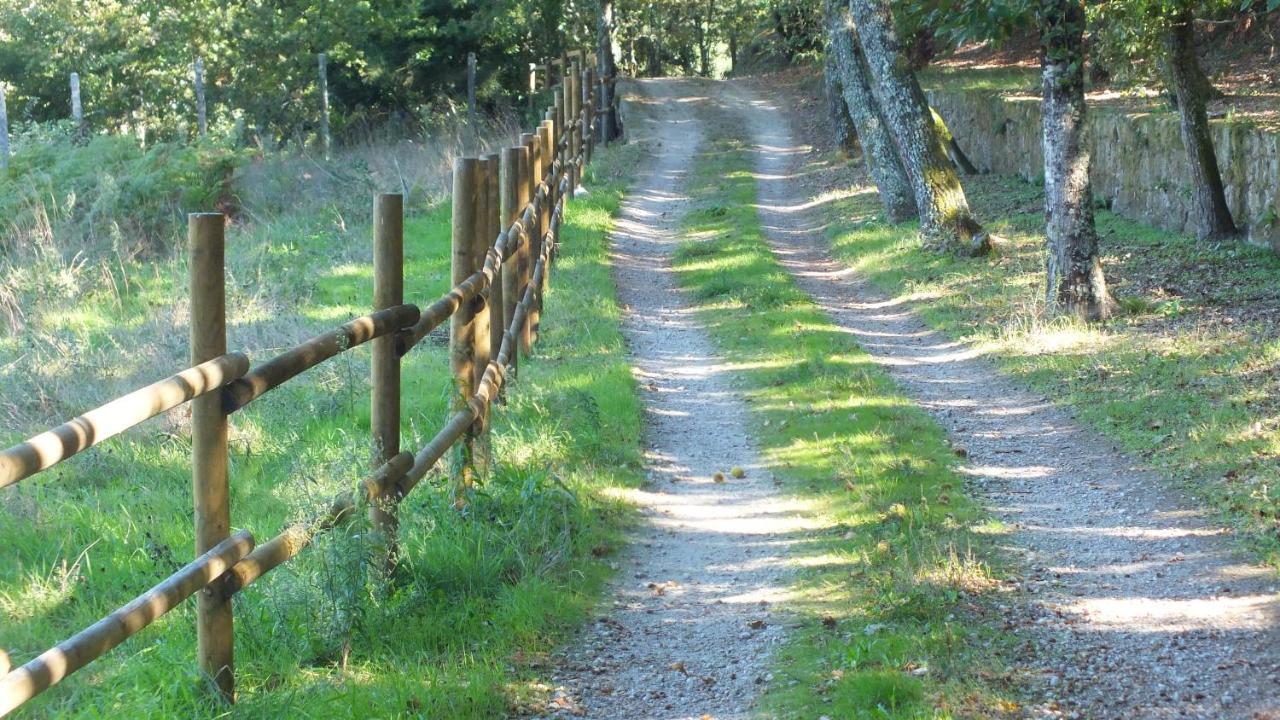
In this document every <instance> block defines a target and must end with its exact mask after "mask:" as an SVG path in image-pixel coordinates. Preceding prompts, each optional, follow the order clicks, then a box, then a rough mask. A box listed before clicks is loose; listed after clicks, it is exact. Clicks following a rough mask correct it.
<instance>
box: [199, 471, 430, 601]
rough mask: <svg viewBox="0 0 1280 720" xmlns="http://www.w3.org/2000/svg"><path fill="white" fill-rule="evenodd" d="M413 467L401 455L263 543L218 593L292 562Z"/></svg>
mask: <svg viewBox="0 0 1280 720" xmlns="http://www.w3.org/2000/svg"><path fill="white" fill-rule="evenodd" d="M412 466H413V455H411V454H409V453H407V452H402V453H400V454H398V455H396V456H394V457H392V458H391V459H390V460H388V461H387V462H386V463H384V464H383V465H382V466H381V467H379V468H378V469H377V470H375V471H374V473H373V475H372V476H370V477H369V478H368V479H367V480H365V481H364V482H363V483H362V485H363V487H361V488H360V489H359V490H357V491H348V492H344V493H340V494H338V495H337V496H335V497H334V498H332V499H331V500H330V501H329V503H328V505H327V506H326V507H325V508H324V509H323V510H321V511H320V512H319V513H318V514H317V515H316V516H315V517H313V518H311V519H309V520H305V521H303V522H299V523H295V524H293V525H290V526H289V527H287V528H285V529H284V531H283V532H281V533H280V534H279V535H276V536H275V537H273V538H271V539H270V540H268V541H267V542H265V543H262V544H261V545H259V546H258V547H256V548H254V550H253V552H251V553H249V554H248V555H246V556H245V557H244V559H242V560H240V562H238V563H236V564H235V566H234V567H232V568H231V569H230V570H228V571H227V574H226V575H225V576H224V578H223V580H222V582H223V585H222V587H221V588H220V591H221V592H222V593H223V594H225V595H234V594H235V593H238V592H240V591H241V590H243V589H245V588H246V587H248V586H249V585H251V584H252V583H253V582H254V581H255V580H257V579H258V578H260V577H262V576H263V575H266V574H267V573H268V572H270V571H272V570H274V569H275V568H277V567H279V566H281V565H283V564H284V563H286V562H288V561H289V560H292V559H293V558H294V557H296V556H297V555H298V553H300V552H302V551H303V550H304V549H306V547H307V546H308V545H310V544H311V541H312V539H314V538H315V536H316V535H318V534H320V533H322V532H325V531H327V530H331V529H333V528H335V527H337V526H339V525H342V524H344V523H346V522H347V521H348V520H350V519H351V518H353V517H356V516H357V515H358V513H356V512H355V509H356V507H357V506H358V505H359V504H360V501H361V499H373V498H376V497H380V496H382V495H383V494H384V493H385V491H386V490H388V489H394V488H396V487H398V485H399V481H400V478H402V477H404V475H405V473H407V472H408V471H409V468H410V467H412Z"/></svg>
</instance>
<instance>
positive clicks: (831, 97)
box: [822, 45, 858, 158]
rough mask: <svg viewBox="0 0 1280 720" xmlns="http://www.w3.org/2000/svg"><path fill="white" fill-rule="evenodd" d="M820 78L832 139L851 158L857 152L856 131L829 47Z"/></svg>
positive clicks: (838, 71) (833, 56)
mask: <svg viewBox="0 0 1280 720" xmlns="http://www.w3.org/2000/svg"><path fill="white" fill-rule="evenodd" d="M829 47H830V46H829V45H828V48H829ZM822 80H823V89H824V90H825V94H826V96H827V114H828V115H829V116H830V118H831V128H832V135H833V139H834V140H835V142H836V147H838V148H840V152H842V153H844V156H845V157H850V158H851V157H853V156H854V155H856V154H857V152H858V131H857V129H856V128H854V126H853V118H851V117H849V106H848V105H847V104H846V103H845V101H844V92H843V90H841V88H840V70H839V69H838V68H837V67H836V59H835V55H834V54H833V53H832V52H830V50H829V49H828V51H827V54H826V59H825V61H824V64H823V71H822Z"/></svg>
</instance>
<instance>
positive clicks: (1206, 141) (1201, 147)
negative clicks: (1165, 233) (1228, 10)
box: [1165, 9, 1236, 239]
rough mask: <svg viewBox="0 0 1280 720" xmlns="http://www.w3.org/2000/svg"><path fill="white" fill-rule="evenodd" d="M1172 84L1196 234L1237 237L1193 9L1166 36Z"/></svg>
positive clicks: (1174, 20) (1183, 15)
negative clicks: (1215, 146)
mask: <svg viewBox="0 0 1280 720" xmlns="http://www.w3.org/2000/svg"><path fill="white" fill-rule="evenodd" d="M1165 51H1166V62H1167V64H1168V71H1169V84H1170V85H1171V86H1172V88H1171V89H1172V90H1173V94H1174V97H1175V98H1177V101H1178V115H1179V116H1180V118H1181V122H1180V125H1181V129H1182V145H1183V147H1184V148H1186V151H1187V160H1188V162H1189V167H1190V170H1191V192H1192V195H1193V196H1194V197H1195V214H1196V216H1195V221H1196V233H1197V235H1199V237H1200V238H1201V239H1205V238H1215V239H1218V238H1225V237H1231V236H1233V235H1235V234H1236V226H1235V223H1234V222H1233V221H1232V219H1231V209H1230V208H1229V207H1228V206H1227V196H1226V193H1225V192H1224V191H1223V188H1222V175H1221V174H1220V173H1219V172H1218V158H1217V157H1216V156H1215V155H1214V153H1213V136H1212V135H1211V134H1210V133H1209V114H1208V110H1207V109H1206V107H1205V104H1206V102H1207V101H1208V96H1207V95H1206V93H1205V89H1204V87H1205V85H1207V79H1205V80H1204V81H1203V82H1201V81H1200V80H1198V78H1201V79H1203V78H1204V72H1202V71H1201V69H1200V62H1199V61H1198V60H1197V59H1196V45H1195V30H1194V27H1193V26H1192V16H1191V11H1190V10H1189V9H1187V10H1183V11H1182V12H1180V13H1178V15H1177V16H1176V17H1174V18H1173V22H1172V24H1171V25H1170V27H1169V30H1168V32H1167V33H1166V35H1165Z"/></svg>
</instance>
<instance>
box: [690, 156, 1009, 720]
mask: <svg viewBox="0 0 1280 720" xmlns="http://www.w3.org/2000/svg"><path fill="white" fill-rule="evenodd" d="M690 193H691V195H692V198H693V201H694V205H693V207H692V209H691V211H690V213H689V215H688V216H687V218H686V221H685V227H684V230H685V234H686V236H687V237H690V238H694V239H692V240H689V241H687V242H686V243H685V244H684V245H683V246H682V247H681V249H680V251H679V254H678V258H677V262H676V268H677V270H678V273H679V277H680V282H681V283H682V285H683V286H684V287H686V288H687V289H688V290H689V291H690V292H691V294H692V296H693V297H694V298H695V299H696V300H697V303H698V313H699V316H700V318H701V319H702V320H703V322H705V324H706V325H707V327H708V328H709V330H710V333H711V336H712V338H713V340H714V342H715V343H716V345H717V346H718V347H719V349H720V351H721V353H723V355H724V356H725V357H727V358H731V359H732V361H733V363H734V367H735V372H736V375H737V378H738V382H739V383H740V386H741V387H742V392H743V394H744V395H745V398H746V400H747V401H748V402H749V404H750V406H751V408H752V418H751V420H752V423H753V425H754V430H755V436H756V440H757V443H758V445H759V447H760V449H761V451H762V454H763V456H764V459H765V460H766V462H767V463H768V464H769V466H770V468H771V470H772V471H773V472H774V473H775V474H776V475H777V476H778V477H780V478H782V479H783V483H784V485H783V489H784V491H785V492H787V493H791V494H794V495H795V496H796V497H797V498H798V499H799V500H801V501H802V503H803V504H804V505H807V506H808V507H810V508H812V510H811V513H812V518H813V519H814V520H816V521H817V524H818V529H816V530H814V531H813V532H812V533H811V534H809V535H807V536H806V537H804V538H803V539H802V540H801V541H799V542H798V543H796V547H798V548H799V549H798V550H797V551H796V557H795V558H794V561H795V563H796V564H797V565H799V566H800V567H802V568H803V569H802V570H800V571H799V573H798V580H797V584H796V587H795V588H794V591H795V592H794V599H793V600H792V601H791V602H790V603H789V604H788V608H787V609H788V610H789V611H792V612H794V613H795V618H794V623H793V624H794V625H795V627H794V628H793V629H792V630H791V631H790V634H789V639H788V641H787V642H786V643H785V645H784V646H783V647H782V648H781V650H780V652H779V654H778V655H777V656H776V657H775V659H774V663H773V664H774V668H773V680H772V681H771V682H770V683H769V685H768V688H767V690H766V693H765V697H764V701H763V702H764V708H765V710H766V711H767V712H768V713H770V714H771V716H776V717H780V718H809V719H812V718H817V717H819V716H829V717H832V718H920V717H927V718H934V717H937V718H948V717H961V716H980V717H993V716H1000V715H1002V714H1004V713H1005V712H1012V711H1013V710H1015V709H1016V707H1017V703H1016V700H1015V699H1014V698H1015V694H1014V687H1013V679H1012V678H1011V677H1010V675H1009V673H1008V671H1007V670H1005V669H1004V667H1003V665H1002V663H1001V661H1000V659H999V657H1000V652H1001V651H1002V650H1003V649H1004V648H1006V646H1007V644H1008V642H1009V639H1008V638H1007V637H1006V636H1004V635H1003V634H1002V633H1001V632H1000V631H998V630H997V629H995V624H994V622H993V617H994V615H993V611H992V607H991V606H992V600H993V599H994V598H995V597H997V596H998V595H999V594H1000V593H1001V592H1003V590H1002V588H1004V587H1007V586H1006V585H1004V583H1002V582H1001V580H1000V578H1001V571H1000V569H999V564H998V561H996V560H994V553H993V546H994V536H997V535H1000V534H1003V533H1005V532H1006V529H1005V528H1002V527H1000V526H999V525H998V524H997V523H994V522H992V521H991V520H989V519H988V518H987V517H986V516H985V515H984V514H983V512H982V511H981V509H980V508H979V507H978V505H977V504H975V503H974V502H972V501H971V500H970V499H969V498H967V497H966V494H965V489H964V487H963V481H962V479H961V476H960V475H959V474H958V473H957V472H956V469H955V465H956V462H957V460H956V458H955V456H954V454H953V452H952V451H951V449H950V448H949V447H948V445H947V443H946V440H945V437H944V434H943V432H942V430H941V429H940V428H939V427H938V426H937V425H936V424H934V423H933V421H932V420H931V419H930V418H929V417H928V416H927V415H926V414H925V413H924V412H923V411H922V410H920V409H918V408H917V407H915V406H914V405H913V404H912V403H911V402H910V401H909V400H908V399H907V398H905V397H904V396H903V395H902V393H901V392H900V391H899V390H898V389H897V387H896V386H895V385H894V384H893V383H892V381H891V380H890V379H889V378H888V377H887V376H886V375H885V374H884V373H883V372H882V371H881V370H880V369H879V368H877V366H876V365H875V364H874V363H873V362H872V361H871V360H870V358H869V357H868V356H867V355H866V354H865V353H864V352H863V351H862V350H861V349H859V347H858V346H857V344H856V343H855V342H854V341H853V340H852V339H850V336H848V335H847V334H845V333H843V332H841V331H840V330H839V329H838V328H837V327H835V326H834V325H833V324H832V322H831V320H830V319H829V318H828V317H827V316H825V315H824V314H823V313H822V312H821V311H820V309H819V308H818V307H817V306H815V305H814V303H813V302H812V301H811V300H810V299H809V298H808V297H807V296H806V295H805V294H804V293H803V292H801V291H800V290H799V289H798V288H797V287H795V285H794V284H793V283H792V281H791V279H790V277H789V276H788V275H787V273H786V272H785V271H784V270H783V269H782V268H781V267H780V266H779V265H778V264H777V263H776V261H775V260H774V258H773V256H772V255H771V254H770V252H769V250H768V246H767V244H766V241H765V239H764V237H763V235H762V231H761V227H760V222H759V219H758V218H757V216H756V212H755V210H754V208H753V203H754V202H755V200H756V197H755V181H754V179H753V178H752V175H751V171H750V161H749V154H748V153H746V152H745V151H744V150H743V147H742V146H741V145H740V144H738V143H737V142H736V141H732V140H726V139H723V138H721V139H718V140H716V141H714V142H713V143H711V145H710V146H709V147H708V148H707V149H706V151H704V152H703V153H702V154H701V155H700V156H699V157H698V159H697V162H696V165H695V170H694V172H693V174H692V176H691V186H690ZM993 563H995V564H994V565H993Z"/></svg>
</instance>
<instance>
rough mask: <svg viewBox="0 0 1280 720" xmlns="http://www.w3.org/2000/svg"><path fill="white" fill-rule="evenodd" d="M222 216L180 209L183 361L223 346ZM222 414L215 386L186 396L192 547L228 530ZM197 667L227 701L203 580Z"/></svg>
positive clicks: (214, 599)
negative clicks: (187, 327)
mask: <svg viewBox="0 0 1280 720" xmlns="http://www.w3.org/2000/svg"><path fill="white" fill-rule="evenodd" d="M223 229H224V221H223V217H222V214H221V213H193V214H191V215H189V216H188V217H187V245H188V251H189V253H190V255H189V258H190V261H189V265H190V273H191V281H190V282H191V337H190V344H191V364H192V365H199V364H200V363H202V362H206V361H208V360H212V359H213V358H216V357H218V356H219V355H224V354H226V352H227V315H226V274H225V262H224V257H225V255H224V253H225V246H226V243H225V238H224V235H223V231H224V230H223ZM228 464H229V459H228V448H227V415H226V413H224V412H223V410H222V395H221V393H208V394H207V395H202V396H201V397H198V398H196V399H195V400H192V401H191V486H192V496H193V498H194V500H195V503H194V504H195V538H196V555H197V556H200V555H203V554H205V553H206V552H208V551H209V550H211V549H212V548H213V547H214V546H215V545H217V544H218V543H220V542H222V541H223V540H226V539H227V538H228V537H229V536H230V534H231V506H230V492H229V487H228ZM196 644H197V647H198V652H199V656H200V670H201V671H202V672H203V673H204V674H205V675H206V676H207V677H208V678H209V679H210V680H211V681H212V682H213V685H214V687H216V688H217V692H218V694H219V695H220V696H221V697H222V699H224V700H226V701H227V702H233V701H234V700H235V665H234V662H233V655H234V636H233V634H232V618H231V598H230V597H224V596H223V595H222V593H220V592H217V591H215V590H211V589H210V588H208V587H206V588H204V589H203V590H201V591H200V593H199V595H198V597H197V600H196Z"/></svg>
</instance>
